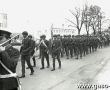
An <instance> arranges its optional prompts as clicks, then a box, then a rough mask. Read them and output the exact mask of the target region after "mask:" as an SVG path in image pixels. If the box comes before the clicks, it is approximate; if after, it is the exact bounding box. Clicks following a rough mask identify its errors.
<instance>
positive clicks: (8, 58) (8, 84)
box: [0, 49, 19, 90]
mask: <svg viewBox="0 0 110 90" xmlns="http://www.w3.org/2000/svg"><path fill="white" fill-rule="evenodd" d="M17 53H19V51H17V50H15V49H10V50H9V49H7V50H5V51H2V52H0V60H1V61H2V63H3V64H4V65H5V66H6V67H7V68H8V69H10V70H11V71H12V72H13V73H15V71H16V64H15V63H16V61H15V59H17V58H19V54H17ZM0 74H1V75H6V74H9V72H8V71H6V70H5V69H4V68H3V67H2V65H1V64H0ZM17 87H18V83H17V79H16V78H14V77H10V78H0V90H9V89H13V88H17Z"/></svg>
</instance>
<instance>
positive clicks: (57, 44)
mask: <svg viewBox="0 0 110 90" xmlns="http://www.w3.org/2000/svg"><path fill="white" fill-rule="evenodd" d="M53 37H54V40H53V43H52V58H53V69H52V70H51V71H54V70H55V59H57V60H58V63H59V69H61V61H60V51H61V41H60V40H58V38H57V36H56V35H54V36H53Z"/></svg>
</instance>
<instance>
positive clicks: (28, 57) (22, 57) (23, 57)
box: [21, 55, 34, 75]
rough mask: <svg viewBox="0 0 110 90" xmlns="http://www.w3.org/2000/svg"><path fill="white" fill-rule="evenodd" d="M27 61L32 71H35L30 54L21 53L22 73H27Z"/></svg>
mask: <svg viewBox="0 0 110 90" xmlns="http://www.w3.org/2000/svg"><path fill="white" fill-rule="evenodd" d="M25 61H26V62H27V65H28V67H29V68H30V70H31V72H33V71H34V70H33V67H32V65H31V63H30V55H21V65H22V75H25Z"/></svg>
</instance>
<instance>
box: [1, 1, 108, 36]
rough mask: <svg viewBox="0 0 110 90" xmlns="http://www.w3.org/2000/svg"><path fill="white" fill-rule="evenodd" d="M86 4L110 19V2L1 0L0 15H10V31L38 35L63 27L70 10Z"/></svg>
mask: <svg viewBox="0 0 110 90" xmlns="http://www.w3.org/2000/svg"><path fill="white" fill-rule="evenodd" d="M85 3H87V4H89V5H90V4H93V5H98V6H100V7H101V8H102V11H104V12H105V15H106V17H107V18H109V17H110V0H0V13H7V14H8V30H9V31H11V32H22V31H24V30H27V31H28V32H30V33H31V34H34V35H37V31H39V30H50V27H51V24H54V26H55V27H61V25H62V24H65V23H68V22H67V21H66V20H65V18H69V17H70V16H71V14H70V12H69V11H68V10H69V9H73V10H74V7H82V6H83V5H84V4H85Z"/></svg>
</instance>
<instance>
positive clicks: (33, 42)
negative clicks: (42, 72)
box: [28, 35, 36, 67]
mask: <svg viewBox="0 0 110 90" xmlns="http://www.w3.org/2000/svg"><path fill="white" fill-rule="evenodd" d="M28 38H29V39H30V40H31V42H32V46H33V48H32V50H31V51H32V52H31V58H32V60H33V67H36V60H35V56H34V53H35V46H36V45H35V41H34V40H33V39H32V35H29V36H28Z"/></svg>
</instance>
